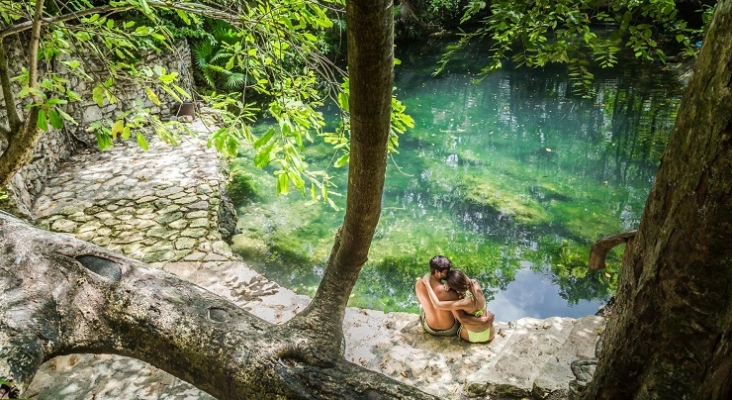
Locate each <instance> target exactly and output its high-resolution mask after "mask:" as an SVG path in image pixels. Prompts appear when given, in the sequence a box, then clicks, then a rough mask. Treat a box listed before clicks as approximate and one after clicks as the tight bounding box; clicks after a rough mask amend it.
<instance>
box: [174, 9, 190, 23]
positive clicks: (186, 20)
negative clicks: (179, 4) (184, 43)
mask: <svg viewBox="0 0 732 400" xmlns="http://www.w3.org/2000/svg"><path fill="white" fill-rule="evenodd" d="M175 12H176V13H178V17H179V18H180V19H182V20H183V22H184V23H185V24H186V25H190V24H191V19H190V18H188V14H186V13H184V12H183V11H181V10H175Z"/></svg>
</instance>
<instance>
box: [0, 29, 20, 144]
mask: <svg viewBox="0 0 732 400" xmlns="http://www.w3.org/2000/svg"><path fill="white" fill-rule="evenodd" d="M0 86H2V91H3V98H4V99H5V110H6V112H7V116H8V129H9V130H10V132H13V131H15V130H16V129H18V128H19V127H20V124H21V123H22V122H21V120H20V117H19V116H18V110H16V109H15V97H14V96H13V87H12V86H11V85H10V69H9V68H8V59H7V56H6V55H5V45H4V44H3V40H2V38H0ZM8 135H9V133H8Z"/></svg>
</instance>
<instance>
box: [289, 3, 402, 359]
mask: <svg viewBox="0 0 732 400" xmlns="http://www.w3.org/2000/svg"><path fill="white" fill-rule="evenodd" d="M393 6H394V5H393V2H392V0H349V1H347V2H346V19H347V24H348V73H349V81H350V98H349V99H350V100H349V101H350V102H349V109H350V113H351V154H350V161H349V165H348V189H347V198H346V214H345V216H344V221H343V226H342V227H341V228H340V229H339V230H338V233H337V234H336V238H335V244H334V245H333V249H332V250H331V254H330V257H329V259H328V262H327V265H326V268H325V272H324V274H323V280H322V281H321V283H320V286H319V288H318V291H317V292H316V294H315V297H314V298H313V301H312V303H311V304H310V306H309V307H308V308H307V309H306V310H305V311H304V312H303V313H302V314H300V315H298V316H297V317H295V318H293V319H292V320H291V321H290V322H289V325H290V326H292V327H298V328H304V327H308V326H311V325H324V326H328V327H329V330H330V331H331V332H333V340H331V342H330V345H329V347H330V354H332V355H336V354H337V353H338V351H339V347H340V342H341V340H342V337H343V334H342V325H343V317H344V313H345V309H346V304H347V303H348V298H349V295H350V294H351V290H352V289H353V286H354V285H355V284H356V280H357V279H358V275H359V273H360V272H361V267H362V266H363V265H364V264H365V263H366V260H367V256H368V251H369V248H370V246H371V239H372V238H373V236H374V232H375V231H376V225H377V224H378V222H379V217H380V215H381V197H382V193H383V191H384V178H385V174H386V160H387V158H386V156H387V144H388V141H389V128H390V116H391V91H392V84H393V81H394V77H393V71H394V34H393V31H394V21H393V18H394V17H393Z"/></svg>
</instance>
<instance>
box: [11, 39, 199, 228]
mask: <svg viewBox="0 0 732 400" xmlns="http://www.w3.org/2000/svg"><path fill="white" fill-rule="evenodd" d="M5 46H6V51H7V54H8V64H9V67H10V71H11V78H12V77H14V76H17V75H19V74H20V72H21V68H22V67H23V66H24V65H26V64H27V61H26V60H27V49H26V48H25V47H24V46H23V45H22V44H21V40H20V38H18V37H16V38H10V39H8V40H6V41H5ZM142 63H145V64H147V65H161V66H164V67H165V68H166V70H167V71H168V72H170V71H178V73H179V77H180V82H179V83H178V84H179V86H181V87H182V88H184V89H186V90H187V91H189V92H190V91H191V89H192V71H191V54H190V49H189V47H188V44H187V43H186V42H185V41H183V42H180V43H179V44H178V45H177V46H175V48H174V51H170V52H161V53H156V52H150V53H148V54H145V55H143V61H142ZM98 65H99V67H98V68H97V69H96V70H92V71H87V72H89V73H90V74H91V75H92V76H95V80H97V79H98V80H99V81H101V82H103V81H105V80H106V79H107V78H108V77H109V74H108V73H107V72H106V70H104V67H103V65H102V64H101V63H99V64H98ZM41 67H42V69H43V70H47V69H48V68H53V69H54V70H56V71H63V69H64V66H63V64H61V63H60V62H58V61H56V62H54V63H53V65H42V66H41ZM69 79H70V83H69V88H70V89H72V90H74V91H75V92H76V93H78V94H80V95H81V97H82V100H81V101H78V102H72V103H69V104H67V105H66V106H65V109H64V110H65V111H66V112H67V113H68V114H69V115H71V116H72V117H74V119H75V120H76V121H77V122H78V125H73V124H71V123H68V122H67V123H66V124H65V125H66V126H64V128H63V129H61V130H57V129H54V128H52V127H50V126H49V130H48V131H47V132H46V133H45V134H44V135H43V136H42V137H41V139H40V141H39V142H38V144H37V145H36V147H35V149H34V154H33V159H32V162H31V163H30V164H28V165H26V166H25V167H23V168H22V169H21V170H20V172H18V173H17V174H16V175H15V177H14V178H13V180H12V182H11V184H10V185H9V186H8V187H7V188H6V191H7V192H8V194H9V196H10V197H9V198H8V199H6V200H5V201H3V204H0V207H1V208H2V209H5V210H8V211H10V212H13V213H14V214H16V215H18V216H20V217H23V218H26V219H33V215H32V214H31V212H30V210H31V209H32V202H33V199H34V198H35V197H36V196H38V195H39V194H40V193H41V192H42V190H43V187H44V185H45V182H46V179H47V176H48V175H49V174H51V173H52V172H54V171H55V170H56V167H57V166H58V165H59V163H60V162H62V161H64V160H66V159H67V158H68V157H69V156H71V155H72V154H74V153H75V152H76V151H78V150H79V149H83V148H96V146H97V144H96V143H97V142H96V137H95V135H94V132H88V131H87V128H88V127H89V125H90V124H91V123H92V122H95V121H100V120H104V119H113V118H114V117H115V115H117V114H119V113H121V112H123V111H125V110H128V109H129V108H130V107H131V106H132V105H134V104H135V101H137V100H139V101H141V102H142V104H143V107H149V108H150V110H151V111H152V113H153V114H156V115H160V117H161V118H163V119H165V118H168V117H169V116H170V114H171V110H172V109H174V105H175V104H176V102H175V100H174V99H172V98H171V97H170V96H167V95H165V96H163V95H160V94H159V97H160V101H161V102H162V103H163V104H162V106H160V107H158V106H156V105H154V104H153V103H152V102H151V101H150V100H149V99H148V98H147V96H146V95H145V91H144V89H143V88H142V87H140V86H136V85H129V84H128V85H115V87H114V89H115V90H116V93H115V94H116V96H117V98H118V100H119V101H118V102H117V103H116V104H109V102H108V101H107V100H106V99H105V102H104V104H103V105H102V106H101V107H99V106H98V105H97V104H96V102H94V101H93V100H92V89H93V87H94V85H93V84H91V83H89V82H85V81H83V80H80V79H78V78H76V77H70V78H69ZM14 85H15V88H14V89H15V90H14V91H15V93H18V92H19V90H20V86H19V85H18V84H17V83H14ZM4 106H5V101H4V98H3V97H2V96H0V124H3V125H6V124H7V115H6V112H5V107H4ZM23 107H24V104H17V109H18V112H19V113H20V115H22V111H23ZM5 146H6V144H5V143H0V149H2V150H4V148H5Z"/></svg>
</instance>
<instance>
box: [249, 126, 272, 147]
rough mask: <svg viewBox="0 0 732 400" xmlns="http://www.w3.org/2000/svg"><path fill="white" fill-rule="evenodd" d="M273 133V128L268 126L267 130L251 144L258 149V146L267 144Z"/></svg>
mask: <svg viewBox="0 0 732 400" xmlns="http://www.w3.org/2000/svg"><path fill="white" fill-rule="evenodd" d="M274 134H275V130H274V128H269V129H268V130H267V132H266V133H265V134H264V135H262V136H261V137H260V138H259V139H257V141H255V142H254V144H253V145H252V146H254V148H255V149H258V148H260V147H262V146H264V145H265V144H267V143H268V142H269V141H270V139H272V137H273V136H274Z"/></svg>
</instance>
